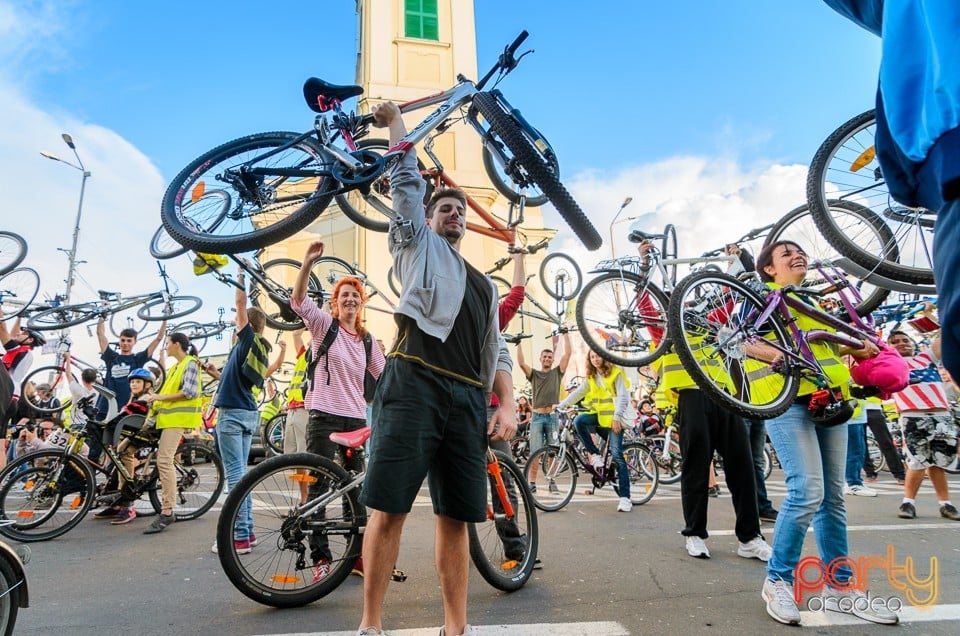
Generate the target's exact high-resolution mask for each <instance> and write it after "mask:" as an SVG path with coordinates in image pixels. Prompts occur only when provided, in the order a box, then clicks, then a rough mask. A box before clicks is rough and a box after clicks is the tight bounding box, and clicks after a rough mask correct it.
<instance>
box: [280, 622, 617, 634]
mask: <svg viewBox="0 0 960 636" xmlns="http://www.w3.org/2000/svg"><path fill="white" fill-rule="evenodd" d="M439 629H440V628H439V626H437V627H423V628H417V629H391V630H388V631H389V633H390V635H391V636H436V634H437V632H438V631H439ZM473 629H474V630H475V633H477V634H481V635H483V636H583V634H592V635H593V634H596V635H597V636H629V634H630V632H629V631H628V630H627V629H626V628H625V627H624V626H623V625H621V624H620V623H614V622H613V621H598V622H585V623H529V624H526V625H474V627H473ZM356 633H357V632H356V631H355V630H353V631H348V632H297V633H290V634H271V635H270V636H354V635H355V634H356Z"/></svg>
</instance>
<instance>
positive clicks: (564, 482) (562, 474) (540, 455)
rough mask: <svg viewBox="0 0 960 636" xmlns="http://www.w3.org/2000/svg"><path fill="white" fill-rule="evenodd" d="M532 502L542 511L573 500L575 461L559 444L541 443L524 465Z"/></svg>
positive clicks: (576, 475) (575, 479)
mask: <svg viewBox="0 0 960 636" xmlns="http://www.w3.org/2000/svg"><path fill="white" fill-rule="evenodd" d="M523 476H524V479H525V480H526V482H527V483H528V484H533V486H531V487H530V491H531V494H532V495H533V503H534V505H535V506H536V507H537V508H539V509H540V510H543V511H544V512H553V511H555V510H560V509H561V508H563V507H564V506H566V505H567V504H568V503H570V500H571V499H573V493H574V492H575V491H576V489H577V477H578V473H577V464H576V462H575V461H574V459H573V456H572V455H571V454H570V453H569V452H567V451H561V450H560V447H559V446H543V447H541V448H538V449H537V450H536V451H535V452H533V453H531V454H530V459H529V460H527V463H526V464H524V466H523Z"/></svg>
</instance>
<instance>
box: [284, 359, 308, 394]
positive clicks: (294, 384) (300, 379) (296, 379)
mask: <svg viewBox="0 0 960 636" xmlns="http://www.w3.org/2000/svg"><path fill="white" fill-rule="evenodd" d="M306 381H307V351H306V349H304V351H303V353H301V354H300V355H298V356H297V361H296V363H295V364H294V365H293V377H292V378H290V388H289V389H287V403H288V404H289V403H290V402H301V403H302V402H303V401H304V397H303V385H304V383H305V382H306Z"/></svg>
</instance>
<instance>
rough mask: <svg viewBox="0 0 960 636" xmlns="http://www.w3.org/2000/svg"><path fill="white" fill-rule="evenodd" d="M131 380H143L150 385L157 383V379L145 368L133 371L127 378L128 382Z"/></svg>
mask: <svg viewBox="0 0 960 636" xmlns="http://www.w3.org/2000/svg"><path fill="white" fill-rule="evenodd" d="M130 380H143V381H144V382H149V383H150V384H153V383H154V382H156V378H155V377H153V374H152V373H150V371H148V370H147V369H144V368H143V367H140V368H139V369H134V370H133V371H131V372H130V375H128V376H127V382H129V381H130Z"/></svg>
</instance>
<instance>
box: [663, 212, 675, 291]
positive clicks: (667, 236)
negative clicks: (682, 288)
mask: <svg viewBox="0 0 960 636" xmlns="http://www.w3.org/2000/svg"><path fill="white" fill-rule="evenodd" d="M660 258H662V259H664V260H667V259H675V258H677V228H675V227H673V224H672V223H667V224H666V226H664V228H663V240H661V241H660ZM663 268H664V269H665V270H666V272H667V279H668V280H669V281H670V285H671V286H673V287H676V286H677V266H676V265H664V266H663Z"/></svg>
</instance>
